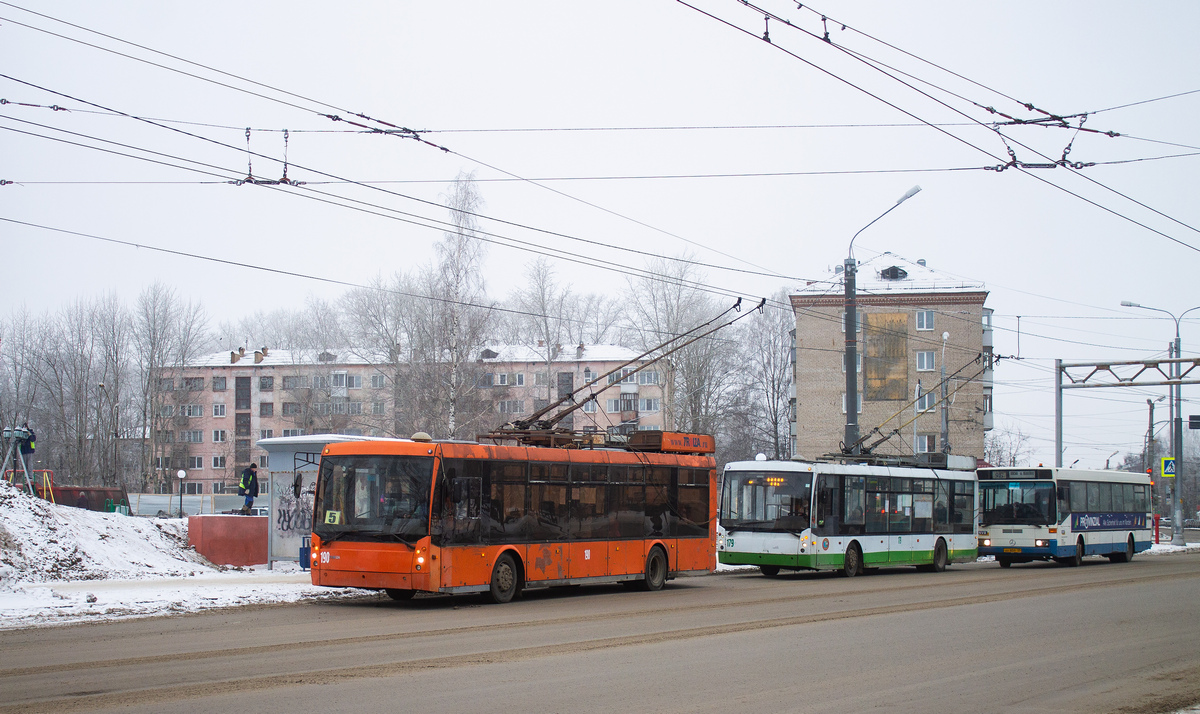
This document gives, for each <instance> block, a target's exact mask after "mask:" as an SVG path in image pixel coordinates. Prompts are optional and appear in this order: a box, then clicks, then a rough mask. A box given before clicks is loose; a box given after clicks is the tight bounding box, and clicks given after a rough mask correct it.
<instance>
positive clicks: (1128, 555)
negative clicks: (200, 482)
mask: <svg viewBox="0 0 1200 714" xmlns="http://www.w3.org/2000/svg"><path fill="white" fill-rule="evenodd" d="M1108 559H1109V560H1111V561H1112V562H1114V563H1128V562H1129V561H1131V560H1133V534H1130V535H1129V539H1128V540H1126V541H1125V550H1123V551H1121V552H1119V553H1109V555H1108Z"/></svg>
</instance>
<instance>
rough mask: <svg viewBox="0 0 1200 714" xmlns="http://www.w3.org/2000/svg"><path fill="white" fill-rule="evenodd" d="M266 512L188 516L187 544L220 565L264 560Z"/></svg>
mask: <svg viewBox="0 0 1200 714" xmlns="http://www.w3.org/2000/svg"><path fill="white" fill-rule="evenodd" d="M268 520H269V519H268V518H267V517H266V516H241V515H237V516H230V515H224V514H218V515H211V516H188V545H191V546H192V547H193V548H195V549H196V552H197V553H199V554H201V555H203V556H204V557H205V558H208V559H209V560H211V561H212V562H214V563H218V564H220V565H260V564H263V563H266V562H267V521H268Z"/></svg>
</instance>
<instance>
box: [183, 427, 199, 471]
mask: <svg viewBox="0 0 1200 714" xmlns="http://www.w3.org/2000/svg"><path fill="white" fill-rule="evenodd" d="M179 440H180V441H182V442H184V443H187V444H203V443H204V430H203V429H189V430H188V431H181V432H179ZM196 468H200V467H196Z"/></svg>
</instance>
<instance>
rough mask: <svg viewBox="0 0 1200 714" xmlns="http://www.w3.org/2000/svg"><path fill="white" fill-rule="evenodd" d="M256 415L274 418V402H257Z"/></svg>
mask: <svg viewBox="0 0 1200 714" xmlns="http://www.w3.org/2000/svg"><path fill="white" fill-rule="evenodd" d="M258 415H259V416H260V417H269V416H275V403H274V402H259V404H258Z"/></svg>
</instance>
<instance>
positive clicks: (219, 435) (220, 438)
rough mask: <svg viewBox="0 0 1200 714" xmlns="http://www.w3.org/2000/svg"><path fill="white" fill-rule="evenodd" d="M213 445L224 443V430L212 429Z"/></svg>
mask: <svg viewBox="0 0 1200 714" xmlns="http://www.w3.org/2000/svg"><path fill="white" fill-rule="evenodd" d="M213 443H214V444H224V443H225V430H224V429H213Z"/></svg>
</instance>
